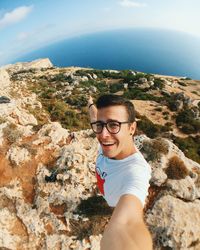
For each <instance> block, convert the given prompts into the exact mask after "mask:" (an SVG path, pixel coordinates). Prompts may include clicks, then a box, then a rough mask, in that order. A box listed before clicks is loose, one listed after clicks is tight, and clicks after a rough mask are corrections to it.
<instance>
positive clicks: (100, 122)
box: [90, 121, 132, 134]
mask: <svg viewBox="0 0 200 250" xmlns="http://www.w3.org/2000/svg"><path fill="white" fill-rule="evenodd" d="M111 122H116V123H118V124H119V130H118V131H117V132H116V133H113V132H110V130H109V129H108V126H107V124H108V123H111ZM98 123H99V124H101V125H102V128H101V131H100V132H95V131H94V129H93V127H92V125H93V124H98ZM127 123H132V122H130V121H126V122H119V121H108V122H102V121H96V122H91V123H90V126H91V128H92V130H93V132H94V133H95V134H101V133H102V131H103V128H104V127H106V129H107V131H108V132H109V133H110V134H117V133H119V131H120V130H121V124H127Z"/></svg>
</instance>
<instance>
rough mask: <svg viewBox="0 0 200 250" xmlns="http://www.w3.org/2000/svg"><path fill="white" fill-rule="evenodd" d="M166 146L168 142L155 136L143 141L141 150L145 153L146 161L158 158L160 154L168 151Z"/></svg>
mask: <svg viewBox="0 0 200 250" xmlns="http://www.w3.org/2000/svg"><path fill="white" fill-rule="evenodd" d="M168 148H169V146H168V143H167V142H166V141H165V140H163V139H162V138H156V139H153V140H151V141H145V142H144V143H143V148H142V150H143V151H144V153H145V154H147V161H156V160H159V159H160V158H161V156H162V155H166V154H167V153H168Z"/></svg>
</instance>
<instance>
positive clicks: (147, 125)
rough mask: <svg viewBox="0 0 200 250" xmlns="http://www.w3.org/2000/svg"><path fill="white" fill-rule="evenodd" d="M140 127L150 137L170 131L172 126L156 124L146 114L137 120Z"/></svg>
mask: <svg viewBox="0 0 200 250" xmlns="http://www.w3.org/2000/svg"><path fill="white" fill-rule="evenodd" d="M137 125H138V129H139V130H141V131H142V132H143V133H145V134H146V135H147V136H148V137H150V138H155V137H158V136H160V135H161V134H162V133H163V132H168V131H169V130H170V129H171V127H170V126H168V125H165V126H162V125H158V124H154V123H153V122H152V121H150V120H149V119H148V118H147V117H146V116H142V117H141V118H140V120H139V121H138V122H137Z"/></svg>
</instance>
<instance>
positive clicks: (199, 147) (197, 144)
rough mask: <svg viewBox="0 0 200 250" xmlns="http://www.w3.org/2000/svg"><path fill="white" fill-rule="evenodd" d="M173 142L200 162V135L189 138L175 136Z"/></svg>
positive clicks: (191, 157)
mask: <svg viewBox="0 0 200 250" xmlns="http://www.w3.org/2000/svg"><path fill="white" fill-rule="evenodd" d="M173 142H174V143H175V144H176V145H177V146H178V147H179V148H180V149H181V150H182V151H183V152H184V154H185V155H186V156H187V157H188V158H190V159H192V160H194V161H196V162H198V163H200V136H199V135H197V136H195V137H193V136H189V137H187V138H179V137H175V136H174V137H173Z"/></svg>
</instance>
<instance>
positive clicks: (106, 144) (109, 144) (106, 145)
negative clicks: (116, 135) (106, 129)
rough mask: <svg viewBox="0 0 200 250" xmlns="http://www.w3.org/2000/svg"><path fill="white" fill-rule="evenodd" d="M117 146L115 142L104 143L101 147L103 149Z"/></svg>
mask: <svg viewBox="0 0 200 250" xmlns="http://www.w3.org/2000/svg"><path fill="white" fill-rule="evenodd" d="M114 144H115V142H102V143H101V145H102V146H103V147H110V146H113V145H114Z"/></svg>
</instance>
